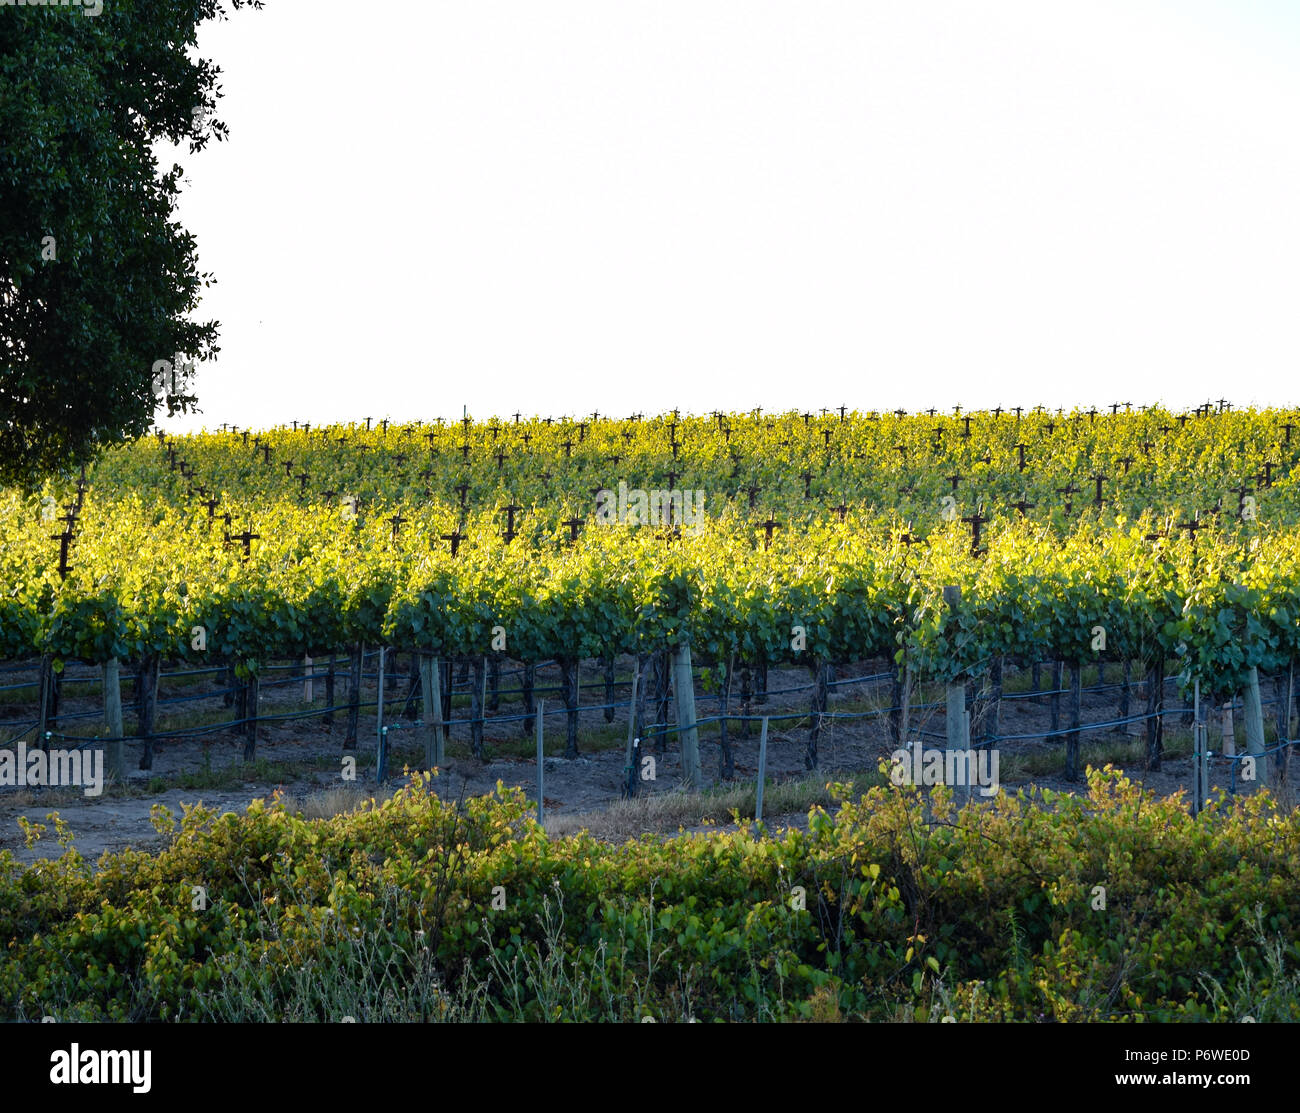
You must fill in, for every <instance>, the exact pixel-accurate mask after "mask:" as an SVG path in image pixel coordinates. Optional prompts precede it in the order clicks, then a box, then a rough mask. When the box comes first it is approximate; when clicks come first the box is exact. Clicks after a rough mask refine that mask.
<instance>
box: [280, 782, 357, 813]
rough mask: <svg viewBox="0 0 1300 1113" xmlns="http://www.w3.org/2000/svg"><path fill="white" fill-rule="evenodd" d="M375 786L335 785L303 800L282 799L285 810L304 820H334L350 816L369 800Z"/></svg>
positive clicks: (293, 797)
mask: <svg viewBox="0 0 1300 1113" xmlns="http://www.w3.org/2000/svg"><path fill="white" fill-rule="evenodd" d="M374 794H375V792H374V786H373V785H372V786H366V785H364V784H358V783H356V782H350V783H346V784H340V785H335V786H334V787H332V788H326V789H322V790H321V791H320V792H313V793H312V794H311V795H310V796H306V797H303V798H302V799H301V800H300V799H299V798H298V797H296V796H289V795H285V796H282V797H280V803H281V805H282V806H283V807H284V810H285V811H286V812H288V813H290V814H291V815H297V816H301V817H302V818H303V819H333V818H334V817H335V816H336V815H348V814H350V813H351V812H354V811H356V810H357V808H359V807H360V806H361V805H362V804H363V803H365V802H366V801H367V800H369V799H370V798H371V797H372V796H373V795H374Z"/></svg>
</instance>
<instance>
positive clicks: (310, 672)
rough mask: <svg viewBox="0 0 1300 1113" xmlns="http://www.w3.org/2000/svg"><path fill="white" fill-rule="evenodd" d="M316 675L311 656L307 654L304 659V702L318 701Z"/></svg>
mask: <svg viewBox="0 0 1300 1113" xmlns="http://www.w3.org/2000/svg"><path fill="white" fill-rule="evenodd" d="M315 675H316V671H315V669H314V668H313V667H312V659H311V654H310V653H308V654H306V655H305V656H304V657H303V659H302V702H303V703H314V702H315V699H316V684H315V682H314V681H313V679H312V678H313V677H314V676H315Z"/></svg>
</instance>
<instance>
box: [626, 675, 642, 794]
mask: <svg viewBox="0 0 1300 1113" xmlns="http://www.w3.org/2000/svg"><path fill="white" fill-rule="evenodd" d="M640 679H641V670H640V669H639V668H638V669H637V671H636V672H634V673H633V674H632V698H631V700H630V701H629V703H628V711H627V746H626V748H625V749H624V751H623V765H624V768H625V769H626V770H627V775H626V777H625V778H624V782H625V783H624V790H623V791H624V795H625V796H628V797H632V796H635V795H636V790H637V781H638V780H640V777H639V776H638V774H639V773H640V770H639V769H637V767H636V759H637V753H636V751H637V745H636V739H637V733H636V700H637V686H638V681H640Z"/></svg>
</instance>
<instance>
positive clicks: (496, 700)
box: [487, 653, 501, 711]
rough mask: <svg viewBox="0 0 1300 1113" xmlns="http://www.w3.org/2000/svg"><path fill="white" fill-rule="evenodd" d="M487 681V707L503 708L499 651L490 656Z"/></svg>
mask: <svg viewBox="0 0 1300 1113" xmlns="http://www.w3.org/2000/svg"><path fill="white" fill-rule="evenodd" d="M487 683H488V697H487V709H488V710H489V711H499V710H500V709H501V656H500V654H498V653H493V654H492V656H491V657H489V658H488V663H487Z"/></svg>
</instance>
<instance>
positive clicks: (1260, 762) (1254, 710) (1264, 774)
mask: <svg viewBox="0 0 1300 1113" xmlns="http://www.w3.org/2000/svg"><path fill="white" fill-rule="evenodd" d="M1242 703H1243V708H1242V711H1243V714H1244V716H1245V719H1246V753H1247V754H1249V755H1250V756H1251V757H1253V758H1254V759H1255V777H1256V778H1257V779H1258V780H1260V781H1262V782H1263V783H1264V784H1266V785H1271V784H1272V783H1273V780H1274V778H1273V769H1272V766H1273V765H1274V764H1275V763H1274V762H1269V761H1266V760H1265V759H1264V749H1265V747H1264V701H1263V699H1262V698H1261V697H1260V691H1259V669H1258V668H1256V667H1254V666H1253V665H1252V666H1251V669H1250V672H1249V673H1247V677H1246V690H1245V692H1244V693H1243V697H1242Z"/></svg>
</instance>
